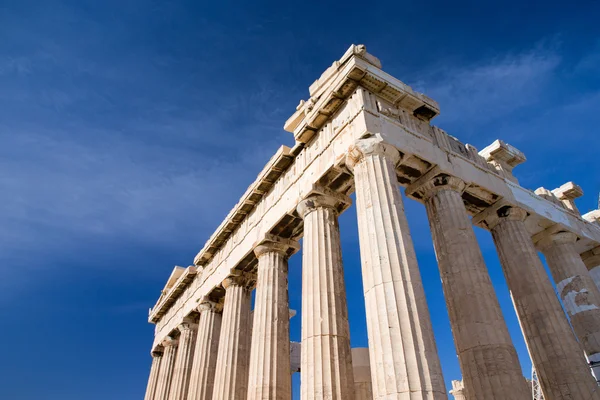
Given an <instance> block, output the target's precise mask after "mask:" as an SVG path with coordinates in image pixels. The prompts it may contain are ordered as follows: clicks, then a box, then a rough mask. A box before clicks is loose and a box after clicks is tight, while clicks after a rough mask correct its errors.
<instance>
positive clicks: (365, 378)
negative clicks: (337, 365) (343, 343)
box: [352, 347, 373, 400]
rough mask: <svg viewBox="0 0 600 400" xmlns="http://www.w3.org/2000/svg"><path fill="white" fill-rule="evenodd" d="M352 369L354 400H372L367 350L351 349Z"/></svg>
mask: <svg viewBox="0 0 600 400" xmlns="http://www.w3.org/2000/svg"><path fill="white" fill-rule="evenodd" d="M352 369H353V371H354V400H373V385H372V383H371V364H370V361H369V349H368V348H361V347H359V348H354V349H352Z"/></svg>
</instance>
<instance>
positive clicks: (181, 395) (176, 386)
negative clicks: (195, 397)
mask: <svg viewBox="0 0 600 400" xmlns="http://www.w3.org/2000/svg"><path fill="white" fill-rule="evenodd" d="M177 329H178V330H179V332H180V335H179V346H178V348H177V358H176V360H175V365H174V367H173V381H172V382H171V390H170V395H169V400H187V398H188V390H189V385H190V375H191V372H192V362H193V361H194V358H193V357H194V346H195V344H196V335H197V329H198V325H197V324H195V323H193V322H192V321H184V322H183V323H182V324H181V325H179V326H178V327H177Z"/></svg>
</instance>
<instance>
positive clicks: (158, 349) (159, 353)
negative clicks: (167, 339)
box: [150, 346, 165, 358]
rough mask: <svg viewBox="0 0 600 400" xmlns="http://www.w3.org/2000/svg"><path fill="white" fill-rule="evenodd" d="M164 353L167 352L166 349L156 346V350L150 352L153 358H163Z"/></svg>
mask: <svg viewBox="0 0 600 400" xmlns="http://www.w3.org/2000/svg"><path fill="white" fill-rule="evenodd" d="M164 352H165V349H164V348H162V347H161V346H156V347H155V348H154V349H152V351H151V352H150V355H151V356H152V358H156V357H162V355H163V353H164Z"/></svg>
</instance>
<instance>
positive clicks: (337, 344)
mask: <svg viewBox="0 0 600 400" xmlns="http://www.w3.org/2000/svg"><path fill="white" fill-rule="evenodd" d="M344 200H345V201H349V199H347V198H344ZM338 201H339V199H338V198H336V197H335V196H333V195H311V196H309V197H308V198H306V199H305V200H303V201H302V202H300V204H299V205H298V213H299V214H300V215H301V216H302V218H303V219H304V239H303V251H302V335H301V336H302V360H301V367H300V369H301V385H300V393H301V395H300V398H301V399H302V400H354V390H353V383H354V382H353V377H352V358H351V357H352V356H351V354H350V329H349V326H348V308H347V305H346V287H345V285H344V270H343V265H342V254H341V247H340V232H339V225H338V219H337V214H338V213H337V210H336V208H335V206H336V204H337V203H338Z"/></svg>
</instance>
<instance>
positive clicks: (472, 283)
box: [407, 174, 531, 400]
mask: <svg viewBox="0 0 600 400" xmlns="http://www.w3.org/2000/svg"><path fill="white" fill-rule="evenodd" d="M464 187H465V184H464V183H463V182H462V181H460V180H459V179H458V178H454V177H451V176H448V175H444V174H440V175H438V176H435V177H433V178H430V177H429V176H426V177H423V178H422V179H420V180H419V181H417V182H416V183H415V184H413V185H411V186H409V188H408V189H407V190H408V191H409V192H412V193H418V194H419V196H420V197H421V198H422V199H423V200H424V202H425V207H426V209H427V215H428V217H429V224H430V227H431V233H432V236H433V243H434V247H435V252H436V257H437V260H438V267H439V269H440V275H441V278H442V286H443V289H444V294H445V298H446V304H447V306H448V314H449V316H450V323H451V325H452V334H453V336H454V342H455V344H456V350H457V352H458V360H459V363H460V366H461V370H462V373H463V381H464V386H465V397H466V398H467V399H468V400H475V399H477V400H483V399H485V400H500V399H506V400H515V399H518V400H525V399H530V398H531V393H530V391H529V389H528V387H527V384H526V382H525V379H524V377H523V374H522V372H521V366H520V364H519V360H518V357H517V352H516V350H515V348H514V346H513V343H512V341H511V338H510V335H509V333H508V328H507V326H506V322H505V321H504V317H503V316H502V312H501V311H500V305H499V303H498V299H497V298H496V293H495V291H494V287H493V286H492V282H491V280H490V276H489V274H488V271H487V268H486V266H485V263H484V260H483V256H482V254H481V250H480V249H479V245H478V243H477V239H476V237H475V233H474V232H473V227H472V225H471V221H470V219H469V216H468V215H467V211H466V209H465V205H464V204H463V200H462V197H461V192H462V190H463V189H464ZM413 195H414V194H413ZM508 388H510V389H508Z"/></svg>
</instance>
